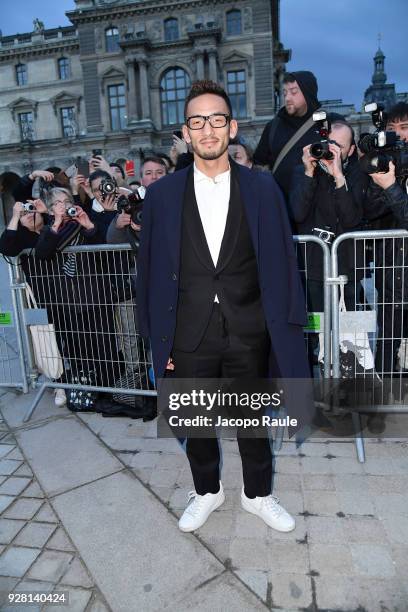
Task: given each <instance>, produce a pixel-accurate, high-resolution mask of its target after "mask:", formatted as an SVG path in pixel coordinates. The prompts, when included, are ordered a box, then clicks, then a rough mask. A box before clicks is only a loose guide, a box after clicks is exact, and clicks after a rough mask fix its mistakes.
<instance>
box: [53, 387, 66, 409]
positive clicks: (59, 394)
mask: <svg viewBox="0 0 408 612" xmlns="http://www.w3.org/2000/svg"><path fill="white" fill-rule="evenodd" d="M54 393H55V400H54V402H55V405H56V406H65V404H66V403H67V396H66V393H65V389H55V391H54Z"/></svg>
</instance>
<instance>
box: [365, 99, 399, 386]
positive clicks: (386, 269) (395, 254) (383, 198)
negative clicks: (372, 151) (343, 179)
mask: <svg viewBox="0 0 408 612" xmlns="http://www.w3.org/2000/svg"><path fill="white" fill-rule="evenodd" d="M386 129H387V132H389V131H393V132H396V134H397V136H399V138H400V141H399V146H402V148H401V149H400V150H399V151H395V152H394V154H391V157H392V158H393V161H391V160H386V161H387V165H388V171H386V172H372V173H370V179H371V180H370V184H369V187H368V191H367V205H366V209H365V217H366V218H367V219H368V220H369V221H371V222H372V223H373V225H374V226H375V228H376V229H390V230H391V229H405V230H408V193H407V180H408V162H407V160H408V144H407V143H408V104H407V103H406V102H401V103H399V104H396V105H395V106H394V107H392V108H391V110H390V112H389V113H388V116H387V124H386ZM404 143H405V146H404ZM388 153H389V152H388V151H384V153H382V151H381V149H379V156H381V155H388ZM397 160H398V164H397V163H396V161H397ZM362 162H363V163H364V157H363V158H362ZM374 256H375V260H374V261H375V285H376V289H377V292H378V326H379V333H378V342H377V351H376V369H377V371H378V372H379V373H382V374H384V375H386V376H392V375H393V374H396V373H398V372H399V370H398V367H397V365H398V364H397V361H398V351H399V348H400V344H401V339H405V338H408V310H407V309H408V241H407V240H406V239H402V238H397V239H387V240H385V241H382V240H379V241H376V249H375V255H374ZM399 365H400V368H402V369H403V370H406V369H407V359H406V357H405V358H404V357H403V363H400V364H399Z"/></svg>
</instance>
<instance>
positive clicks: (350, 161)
mask: <svg viewBox="0 0 408 612" xmlns="http://www.w3.org/2000/svg"><path fill="white" fill-rule="evenodd" d="M329 138H330V139H331V140H332V142H331V143H329V149H330V151H331V152H332V154H333V159H332V160H320V161H318V160H316V159H315V158H313V157H312V156H311V154H310V146H309V145H307V146H305V147H304V148H303V157H302V162H303V163H302V164H301V165H298V166H296V168H295V170H294V173H293V177H292V186H291V191H290V198H289V212H290V216H291V219H292V224H293V227H294V231H295V233H296V234H315V235H319V234H320V233H321V232H320V230H322V236H324V238H329V237H330V238H331V240H330V241H331V242H332V241H333V239H334V238H335V237H336V236H339V235H340V234H343V233H345V232H348V231H355V230H357V229H358V228H359V225H360V223H361V219H362V216H363V205H364V199H365V194H366V186H367V177H366V175H365V174H363V172H362V171H361V170H360V167H359V164H358V160H357V155H356V150H355V149H356V147H355V144H354V134H353V130H352V128H351V126H350V125H349V124H348V123H347V122H346V121H345V120H344V119H343V120H339V119H337V120H336V121H335V122H334V123H333V124H332V126H331V132H330V134H329ZM306 260H307V270H306V274H307V281H308V282H307V293H308V306H309V310H312V311H315V312H316V311H317V312H320V311H322V310H323V251H322V249H321V248H320V247H319V246H318V245H315V244H309V245H307V253H306ZM339 260H340V262H339V273H340V274H346V275H347V276H348V283H347V285H346V286H345V297H346V306H347V308H348V309H351V310H355V297H358V295H356V292H355V287H356V284H355V283H356V279H355V271H354V269H355V261H354V247H353V243H351V242H350V241H346V242H345V243H344V244H343V245H341V246H340V247H339ZM305 263H306V262H304V264H305ZM304 264H303V265H304ZM303 269H305V268H304V267H303ZM358 280H359V279H358ZM358 287H359V284H358Z"/></svg>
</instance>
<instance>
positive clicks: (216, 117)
mask: <svg viewBox="0 0 408 612" xmlns="http://www.w3.org/2000/svg"><path fill="white" fill-rule="evenodd" d="M230 119H231V117H230V116H229V115H225V114H224V113H214V114H213V115H208V116H207V117H205V116H204V115H193V116H192V117H188V119H187V120H186V123H187V127H189V128H190V130H202V129H203V127H204V126H205V122H206V121H208V123H209V124H210V125H211V127H213V128H223V127H225V126H226V125H227V123H228V121H229V120H230Z"/></svg>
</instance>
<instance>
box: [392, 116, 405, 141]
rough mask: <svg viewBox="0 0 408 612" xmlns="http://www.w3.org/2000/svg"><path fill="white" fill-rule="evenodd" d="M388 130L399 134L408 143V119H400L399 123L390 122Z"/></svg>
mask: <svg viewBox="0 0 408 612" xmlns="http://www.w3.org/2000/svg"><path fill="white" fill-rule="evenodd" d="M387 130H391V131H393V132H397V134H398V136H399V137H400V138H401V140H405V142H408V117H404V118H403V119H398V120H397V121H390V122H389V123H388V124H387Z"/></svg>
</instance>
